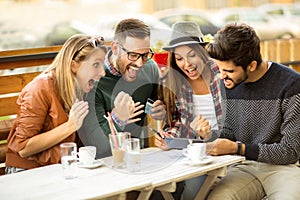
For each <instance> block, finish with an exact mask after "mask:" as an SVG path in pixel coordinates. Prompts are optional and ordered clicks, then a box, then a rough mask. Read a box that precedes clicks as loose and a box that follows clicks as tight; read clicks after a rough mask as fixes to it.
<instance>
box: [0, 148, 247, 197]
mask: <svg viewBox="0 0 300 200" xmlns="http://www.w3.org/2000/svg"><path fill="white" fill-rule="evenodd" d="M143 154H145V155H147V156H148V157H147V156H145V157H144V158H145V159H144V160H143V159H142V161H143V162H142V167H143V169H142V170H141V171H140V172H136V173H128V172H126V171H125V170H122V171H120V170H119V171H116V170H114V169H112V168H110V162H111V158H105V159H103V162H104V163H105V164H106V165H103V166H101V167H99V168H96V169H84V168H79V169H78V178H76V179H71V180H65V179H64V177H63V176H62V167H61V165H60V164H56V165H50V166H46V167H40V168H36V169H32V170H27V171H24V172H20V173H16V174H10V175H4V176H0V199H2V200H4V199H10V200H11V199H30V200H32V199H91V198H97V199H100V198H108V197H115V198H118V199H125V197H126V192H129V191H132V190H139V191H141V193H140V196H139V199H141V200H142V199H148V198H149V196H150V194H151V192H152V191H153V190H154V189H157V190H160V191H162V194H163V195H164V197H165V199H172V196H171V194H170V192H173V191H175V189H176V182H179V181H182V180H187V179H190V178H193V177H197V176H199V175H202V174H208V177H207V178H206V181H205V183H204V184H203V185H202V187H201V189H200V191H199V193H198V196H197V198H198V199H203V198H204V197H205V195H206V194H207V192H208V190H209V187H210V186H211V185H212V184H213V182H214V180H215V178H216V177H217V176H224V175H226V168H227V166H228V165H230V164H233V163H237V162H242V161H243V160H245V158H244V157H241V156H230V155H227V156H216V157H214V159H213V161H212V162H211V163H210V164H206V165H200V166H190V165H188V164H186V163H185V159H184V157H183V156H181V151H178V150H172V151H167V152H165V151H160V150H158V149H156V148H150V149H147V150H144V152H143ZM147 158H148V159H149V158H150V159H151V160H148V161H147ZM152 159H153V160H152ZM149 161H151V162H149ZM147 163H148V164H147Z"/></svg>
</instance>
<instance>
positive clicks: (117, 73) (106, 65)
mask: <svg viewBox="0 0 300 200" xmlns="http://www.w3.org/2000/svg"><path fill="white" fill-rule="evenodd" d="M111 55H112V51H111V50H109V51H108V53H107V54H106V56H105V60H104V67H105V68H107V69H108V71H109V73H111V74H112V75H114V76H122V75H121V74H120V72H118V71H117V70H116V68H114V67H113V66H112V64H110V63H109V57H110V56H111Z"/></svg>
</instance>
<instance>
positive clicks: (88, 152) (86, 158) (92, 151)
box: [78, 146, 97, 165]
mask: <svg viewBox="0 0 300 200" xmlns="http://www.w3.org/2000/svg"><path fill="white" fill-rule="evenodd" d="M96 150H97V149H96V147H95V146H85V147H80V148H79V153H78V156H79V161H80V162H81V163H83V164H84V165H92V164H93V162H94V161H95V157H96Z"/></svg>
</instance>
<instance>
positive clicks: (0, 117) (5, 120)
mask: <svg viewBox="0 0 300 200" xmlns="http://www.w3.org/2000/svg"><path fill="white" fill-rule="evenodd" d="M60 49H61V46H49V47H42V48H32V49H21V50H11V51H2V52H0V174H3V173H4V172H3V169H4V162H5V152H6V139H7V136H8V133H9V131H10V128H11V126H12V122H13V120H14V117H15V115H16V114H17V105H16V100H17V97H18V94H19V92H20V91H21V90H22V89H23V87H24V86H25V85H26V84H27V83H29V82H30V81H31V80H32V79H33V78H34V77H35V76H37V75H38V74H39V73H40V71H36V70H35V69H36V68H37V67H40V66H47V65H49V64H50V63H51V62H52V61H53V59H54V58H55V56H56V55H57V53H58V51H59V50H60ZM261 52H262V56H263V58H264V59H267V60H272V61H276V62H279V63H283V64H286V65H288V66H289V67H291V68H293V69H295V70H297V71H298V72H300V39H289V40H271V41H264V42H262V43H261ZM17 69H22V72H17V71H18V70H17ZM7 71H9V73H7ZM152 126H155V125H153V124H152ZM155 128H157V127H155ZM152 142H153V141H152Z"/></svg>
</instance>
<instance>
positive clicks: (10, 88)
mask: <svg viewBox="0 0 300 200" xmlns="http://www.w3.org/2000/svg"><path fill="white" fill-rule="evenodd" d="M40 73H41V72H32V73H27V74H17V75H10V76H0V94H9V93H15V92H20V91H21V90H22V89H23V88H24V86H25V85H27V84H28V83H29V82H30V81H31V80H32V79H34V78H35V77H36V76H37V75H39V74H40Z"/></svg>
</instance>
